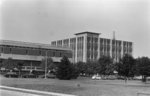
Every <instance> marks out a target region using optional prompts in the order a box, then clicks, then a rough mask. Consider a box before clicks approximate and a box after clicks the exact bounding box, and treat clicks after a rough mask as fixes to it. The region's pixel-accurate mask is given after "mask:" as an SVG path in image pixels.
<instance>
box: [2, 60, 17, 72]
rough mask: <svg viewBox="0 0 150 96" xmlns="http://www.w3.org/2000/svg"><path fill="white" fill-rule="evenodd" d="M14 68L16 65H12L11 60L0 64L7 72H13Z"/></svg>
mask: <svg viewBox="0 0 150 96" xmlns="http://www.w3.org/2000/svg"><path fill="white" fill-rule="evenodd" d="M16 66H17V65H16V63H14V64H13V59H12V58H8V59H5V60H3V62H2V67H4V68H6V69H8V70H13V69H14V68H15V67H16Z"/></svg>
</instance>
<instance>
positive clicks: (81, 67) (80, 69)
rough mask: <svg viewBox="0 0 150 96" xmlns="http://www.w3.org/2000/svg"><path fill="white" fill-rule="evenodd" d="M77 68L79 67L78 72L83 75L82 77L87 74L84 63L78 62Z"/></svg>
mask: <svg viewBox="0 0 150 96" xmlns="http://www.w3.org/2000/svg"><path fill="white" fill-rule="evenodd" d="M76 67H77V70H78V71H79V73H81V74H82V75H83V74H84V73H86V70H87V66H86V63H84V62H78V63H77V64H76Z"/></svg>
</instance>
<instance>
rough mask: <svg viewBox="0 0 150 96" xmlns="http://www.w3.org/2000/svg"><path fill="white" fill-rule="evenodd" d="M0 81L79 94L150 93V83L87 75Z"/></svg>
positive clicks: (117, 95)
mask: <svg viewBox="0 0 150 96" xmlns="http://www.w3.org/2000/svg"><path fill="white" fill-rule="evenodd" d="M0 81H1V82H0V83H1V85H5V86H12V87H18V88H26V89H34V90H41V91H50V92H58V93H66V94H74V95H78V96H137V93H139V92H147V93H150V83H147V84H144V83H142V82H141V81H128V82H127V83H125V82H124V81H123V80H91V78H85V77H79V78H78V79H76V80H58V79H24V78H1V80H0ZM142 96H144V95H142ZM146 96H148V95H146Z"/></svg>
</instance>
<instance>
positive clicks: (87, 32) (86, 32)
mask: <svg viewBox="0 0 150 96" xmlns="http://www.w3.org/2000/svg"><path fill="white" fill-rule="evenodd" d="M80 34H95V35H100V34H101V33H96V32H89V31H85V32H79V33H76V34H75V35H80Z"/></svg>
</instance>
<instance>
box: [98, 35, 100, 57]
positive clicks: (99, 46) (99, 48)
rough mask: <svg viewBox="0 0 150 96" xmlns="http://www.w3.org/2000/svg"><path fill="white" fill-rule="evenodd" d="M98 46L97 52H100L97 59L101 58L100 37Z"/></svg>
mask: <svg viewBox="0 0 150 96" xmlns="http://www.w3.org/2000/svg"><path fill="white" fill-rule="evenodd" d="M97 45H98V48H97V52H98V54H97V59H99V58H100V38H99V37H98V44H97Z"/></svg>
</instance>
